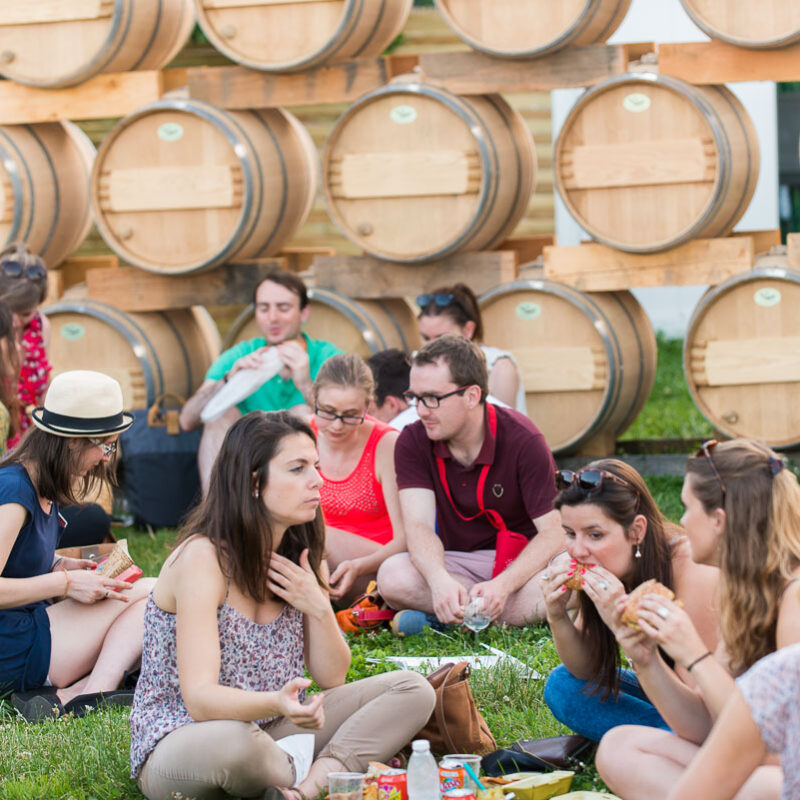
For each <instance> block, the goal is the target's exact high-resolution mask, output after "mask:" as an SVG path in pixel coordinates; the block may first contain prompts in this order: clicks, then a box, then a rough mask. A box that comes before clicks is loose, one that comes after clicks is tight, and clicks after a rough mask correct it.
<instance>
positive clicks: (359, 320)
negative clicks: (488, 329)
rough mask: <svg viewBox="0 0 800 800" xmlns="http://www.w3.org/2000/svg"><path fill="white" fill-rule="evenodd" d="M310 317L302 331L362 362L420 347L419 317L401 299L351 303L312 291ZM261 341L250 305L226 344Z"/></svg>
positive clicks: (324, 291) (336, 295) (327, 292)
mask: <svg viewBox="0 0 800 800" xmlns="http://www.w3.org/2000/svg"><path fill="white" fill-rule="evenodd" d="M308 298H309V307H310V309H311V313H310V315H309V318H308V322H307V323H306V324H305V325H304V326H303V330H304V331H305V332H306V333H307V334H308V335H309V336H310V337H311V338H312V339H323V340H325V341H327V342H331V343H333V344H335V345H336V346H337V347H339V348H340V349H341V350H343V351H344V352H345V353H357V354H358V355H360V356H361V357H362V358H365V359H366V358H369V357H370V356H371V355H374V354H375V353H378V352H380V351H381V350H385V349H387V348H389V347H396V348H398V349H399V350H404V351H406V352H409V351H411V350H413V349H415V348H416V347H418V346H419V333H418V331H417V330H416V317H415V316H414V311H413V309H412V307H411V305H410V303H409V302H408V301H407V300H405V299H402V298H385V299H382V300H352V299H351V298H349V297H347V296H345V295H342V294H339V293H338V292H334V291H331V290H329V289H319V288H314V289H309V291H308ZM259 337H261V332H260V331H259V330H258V326H257V325H256V322H255V317H254V315H253V306H252V305H249V306H248V307H247V308H246V309H244V311H242V313H241V314H240V315H239V316H238V317H237V319H236V320H234V322H233V324H232V325H231V327H230V328H229V330H228V333H227V334H226V336H225V341H224V342H223V345H222V346H223V349H225V350H227V349H228V348H230V347H233V345H234V344H236V343H238V342H242V341H247V340H249V339H256V338H259Z"/></svg>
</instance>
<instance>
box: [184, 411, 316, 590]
mask: <svg viewBox="0 0 800 800" xmlns="http://www.w3.org/2000/svg"><path fill="white" fill-rule="evenodd" d="M296 433H302V434H305V435H306V436H308V438H309V439H311V441H312V442H314V444H316V439H315V438H314V433H313V431H312V430H311V428H309V426H308V425H306V423H305V422H302V421H301V420H299V419H298V418H297V417H295V416H293V415H292V414H290V413H289V412H288V411H272V412H264V411H251V412H250V413H249V414H246V415H245V416H244V417H242V418H241V419H239V420H237V421H236V422H235V423H234V424H233V425H232V426H231V428H230V429H229V430H228V433H227V434H226V435H225V440H224V441H223V443H222V447H221V448H220V451H219V454H218V455H217V459H216V461H215V462H214V466H213V468H212V470H211V478H210V481H209V486H208V494H207V495H206V497H205V499H204V500H203V501H202V502H201V503H200V505H199V506H197V508H195V509H194V511H193V512H192V513H191V514H190V515H189V517H188V519H187V520H186V522H185V523H184V525H183V527H182V529H181V534H180V536H179V538H178V541H177V543H176V547H177V546H178V545H179V544H181V543H182V542H184V541H186V540H187V539H189V538H191V537H192V536H205V537H206V538H208V539H210V540H211V542H212V543H213V545H214V548H215V549H216V553H217V562H218V563H219V566H220V569H221V570H222V573H223V574H224V575H225V576H226V577H227V578H228V579H229V580H231V581H233V582H234V583H235V584H236V586H237V587H239V589H241V591H242V592H244V593H245V594H247V595H249V596H250V597H252V598H253V599H254V600H256V601H257V602H259V603H263V602H264V601H265V600H266V599H267V597H268V596H269V589H268V588H267V571H268V570H269V562H270V558H271V556H272V518H271V516H270V512H269V509H267V507H266V506H265V505H264V501H263V499H262V498H263V496H264V490H265V488H266V486H267V484H268V483H269V464H270V461H272V459H273V458H275V456H276V455H277V453H278V450H279V449H280V445H281V442H282V441H283V440H284V439H285V438H286V437H287V436H293V435H294V434H296ZM254 476H255V477H254ZM256 487H258V489H259V496H256V495H255V493H254V489H255V488H256ZM324 544H325V527H324V524H323V522H322V510H321V508H318V509H317V514H316V517H315V519H314V520H313V521H312V522H305V523H303V524H301V525H292V526H291V527H290V528H288V530H287V531H286V533H285V534H284V536H283V539H282V540H281V543H280V546H279V547H278V549H277V551H276V552H277V553H278V554H279V555H282V556H285V557H286V558H288V559H289V560H290V561H293V562H294V563H295V564H299V562H300V553H302V551H303V550H305V549H306V548H308V561H309V564H310V565H311V569H312V570H313V571H314V575H315V576H316V578H317V581H318V582H319V584H320V586H323V587H325V588H327V584H326V583H325V580H324V578H323V576H322V571H321V563H322V558H323V549H324Z"/></svg>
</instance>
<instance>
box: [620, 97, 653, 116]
mask: <svg viewBox="0 0 800 800" xmlns="http://www.w3.org/2000/svg"><path fill="white" fill-rule="evenodd" d="M622 107H623V108H624V109H625V110H626V111H632V112H633V113H634V114H638V113H639V112H641V111H647V109H648V108H650V98H649V97H648V96H647V95H646V94H642V93H641V92H631V94H628V95H625V98H624V99H623V101H622Z"/></svg>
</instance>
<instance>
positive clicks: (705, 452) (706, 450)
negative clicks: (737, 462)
mask: <svg viewBox="0 0 800 800" xmlns="http://www.w3.org/2000/svg"><path fill="white" fill-rule="evenodd" d="M718 444H719V442H718V441H717V440H716V439H709V440H708V441H707V442H703V444H701V445H700V449H699V450H698V451H697V456H698V457H699V456H705V457H706V461H708V466H709V467H711V471H712V472H713V473H714V477H715V478H716V479H717V483H719V488H720V489H721V490H722V504H723V505H725V493H726V492H727V491H728V490H727V488H726V487H725V481H724V480H722V475H720V474H719V470H718V469H717V465H716V464H715V463H714V459H713V458H711V448H712V447H716V446H717V445H718ZM773 474H774V473H773Z"/></svg>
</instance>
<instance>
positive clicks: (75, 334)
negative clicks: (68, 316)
mask: <svg viewBox="0 0 800 800" xmlns="http://www.w3.org/2000/svg"><path fill="white" fill-rule="evenodd" d="M85 334H86V329H85V328H84V327H83V325H81V324H80V322H67V323H66V324H65V325H62V326H61V338H62V339H66V340H67V341H68V342H77V341H78V339H83V337H84V336H85Z"/></svg>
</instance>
